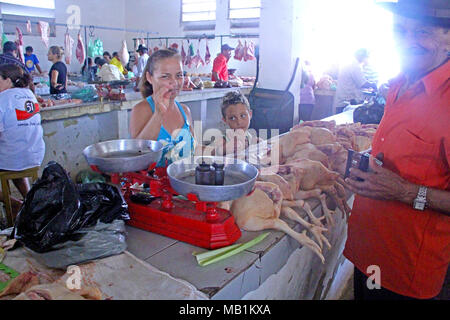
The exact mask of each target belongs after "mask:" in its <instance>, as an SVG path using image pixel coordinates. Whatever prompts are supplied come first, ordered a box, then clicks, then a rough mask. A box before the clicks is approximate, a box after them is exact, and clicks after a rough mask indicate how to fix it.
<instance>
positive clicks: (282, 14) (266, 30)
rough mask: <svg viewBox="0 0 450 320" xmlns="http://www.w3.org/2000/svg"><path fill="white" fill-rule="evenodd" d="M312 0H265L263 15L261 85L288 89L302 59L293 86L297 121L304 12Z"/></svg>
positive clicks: (261, 20)
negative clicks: (295, 68) (298, 61)
mask: <svg viewBox="0 0 450 320" xmlns="http://www.w3.org/2000/svg"><path fill="white" fill-rule="evenodd" d="M309 1H310V0H302V1H299V0H279V1H273V0H262V2H261V7H262V8H261V18H260V25H259V28H260V40H259V42H260V74H259V84H258V87H259V88H265V89H274V90H285V89H286V87H287V85H288V83H289V79H290V77H291V76H292V73H293V70H294V66H295V61H296V58H297V57H298V58H300V63H299V66H298V68H297V73H296V77H295V79H294V82H293V83H292V85H291V87H290V90H289V91H290V92H291V93H292V94H293V95H294V98H295V100H294V103H295V105H294V119H293V124H296V123H298V105H299V103H300V81H301V62H302V60H301V59H302V57H301V47H302V42H303V41H302V39H303V38H304V37H303V35H302V31H303V30H305V28H302V21H303V19H302V15H304V14H306V13H305V11H306V10H305V8H306V7H307V5H308V2H309Z"/></svg>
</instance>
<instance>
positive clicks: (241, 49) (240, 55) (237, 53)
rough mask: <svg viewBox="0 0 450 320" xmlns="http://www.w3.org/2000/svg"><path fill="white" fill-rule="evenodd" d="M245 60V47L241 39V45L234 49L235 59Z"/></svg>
mask: <svg viewBox="0 0 450 320" xmlns="http://www.w3.org/2000/svg"><path fill="white" fill-rule="evenodd" d="M243 58H244V46H243V45H242V42H241V40H240V39H239V43H238V45H237V46H236V48H235V49H234V59H236V60H239V61H242V59H243Z"/></svg>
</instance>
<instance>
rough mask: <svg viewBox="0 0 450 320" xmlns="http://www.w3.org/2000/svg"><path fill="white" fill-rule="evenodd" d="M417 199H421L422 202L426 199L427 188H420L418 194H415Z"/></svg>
mask: <svg viewBox="0 0 450 320" xmlns="http://www.w3.org/2000/svg"><path fill="white" fill-rule="evenodd" d="M417 198H421V199H422V198H423V199H424V200H426V199H427V187H424V186H420V187H419V192H418V193H417Z"/></svg>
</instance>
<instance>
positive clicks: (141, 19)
mask: <svg viewBox="0 0 450 320" xmlns="http://www.w3.org/2000/svg"><path fill="white" fill-rule="evenodd" d="M126 3H127V5H126V10H125V21H126V28H128V29H147V30H150V31H154V32H158V33H159V34H158V35H152V36H151V37H184V36H185V35H186V34H187V33H186V32H184V31H183V27H182V25H181V23H180V13H181V8H180V3H181V1H179V0H151V1H149V0H133V1H126ZM216 10H217V12H216V19H217V22H216V29H215V31H208V34H213V33H214V34H216V35H218V34H230V28H229V23H228V0H218V1H217V9H216ZM234 32H236V31H234ZM239 32H240V33H257V32H256V31H255V30H242V31H241V30H239ZM199 33H200V34H203V33H204V32H197V34H199ZM189 34H194V32H189ZM145 36H146V35H145V34H137V33H135V34H133V33H127V44H128V47H129V49H130V48H132V47H133V40H132V39H133V38H139V37H145ZM248 40H252V41H253V42H254V43H255V44H257V43H258V42H259V41H258V39H257V38H253V39H248ZM173 42H176V43H177V44H178V48H179V50H181V40H169V46H170V44H172V43H173ZM193 43H194V51H195V53H196V51H197V47H198V45H199V44H198V40H194V42H193ZM223 43H228V44H229V45H230V46H232V47H236V46H237V44H238V40H237V39H230V38H223ZM159 45H160V41H159V40H153V41H151V43H150V45H149V46H150V47H151V48H153V47H155V46H159ZM163 45H165V40H164V41H163ZM208 46H209V50H210V53H211V63H210V64H209V65H207V66H204V67H200V68H198V69H196V68H188V67H185V70H186V71H187V72H191V73H209V72H211V70H212V61H213V60H214V58H215V57H216V56H217V54H218V53H219V52H220V38H216V39H210V40H208ZM187 49H188V44H187V42H186V41H184V50H185V51H187ZM205 50H206V43H205V40H204V39H203V40H202V41H201V43H200V55H201V56H202V57H203V58H204V56H205ZM228 68H230V69H232V68H235V69H237V71H236V74H238V75H241V76H254V75H256V63H255V61H247V62H243V61H238V60H235V59H233V57H232V58H231V59H230V61H229V62H228Z"/></svg>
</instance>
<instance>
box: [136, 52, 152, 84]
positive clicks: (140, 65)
mask: <svg viewBox="0 0 450 320" xmlns="http://www.w3.org/2000/svg"><path fill="white" fill-rule="evenodd" d="M136 52H137V53H139V59H138V61H137V64H136V71H137V73H135V75H136V86H135V87H134V90H135V91H139V81H140V78H141V77H142V73H143V72H144V69H145V66H146V65H147V61H148V58H149V55H148V53H147V52H148V49H147V48H146V47H144V46H143V45H142V44H140V45H139V48H138V49H137V50H136Z"/></svg>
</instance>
